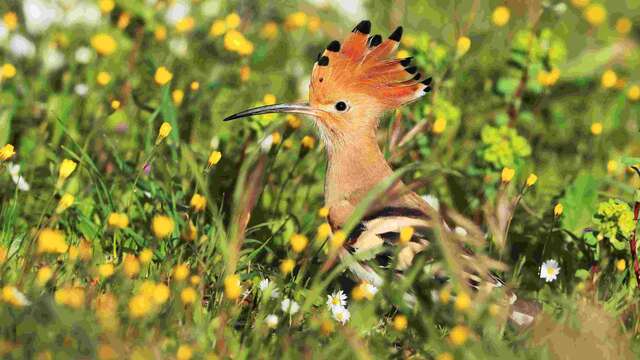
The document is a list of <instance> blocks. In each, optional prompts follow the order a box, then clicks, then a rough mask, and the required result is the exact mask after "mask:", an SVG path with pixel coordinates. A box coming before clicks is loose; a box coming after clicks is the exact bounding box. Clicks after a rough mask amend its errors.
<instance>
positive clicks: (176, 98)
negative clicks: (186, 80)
mask: <svg viewBox="0 0 640 360" xmlns="http://www.w3.org/2000/svg"><path fill="white" fill-rule="evenodd" d="M171 99H172V100H173V103H174V104H176V105H180V104H182V100H183V99H184V91H182V90H180V89H175V90H173V91H172V92H171Z"/></svg>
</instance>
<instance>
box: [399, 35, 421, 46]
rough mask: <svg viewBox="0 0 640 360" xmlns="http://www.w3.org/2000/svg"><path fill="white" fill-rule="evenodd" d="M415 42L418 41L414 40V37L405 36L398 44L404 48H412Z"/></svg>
mask: <svg viewBox="0 0 640 360" xmlns="http://www.w3.org/2000/svg"><path fill="white" fill-rule="evenodd" d="M416 41H418V39H416V37H415V36H413V35H410V34H407V35H404V36H403V37H402V40H400V43H401V44H402V45H404V46H406V47H413V46H414V45H415V44H416Z"/></svg>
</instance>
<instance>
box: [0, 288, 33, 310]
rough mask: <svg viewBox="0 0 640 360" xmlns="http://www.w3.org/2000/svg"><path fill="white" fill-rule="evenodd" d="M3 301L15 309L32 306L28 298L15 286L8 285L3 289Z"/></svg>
mask: <svg viewBox="0 0 640 360" xmlns="http://www.w3.org/2000/svg"><path fill="white" fill-rule="evenodd" d="M2 300H3V301H4V302H6V303H8V304H11V305H13V306H15V307H23V306H26V305H29V304H30V302H29V300H28V299H27V298H26V296H24V294H23V293H21V292H20V290H18V288H16V287H15V286H13V285H6V286H5V287H3V288H2Z"/></svg>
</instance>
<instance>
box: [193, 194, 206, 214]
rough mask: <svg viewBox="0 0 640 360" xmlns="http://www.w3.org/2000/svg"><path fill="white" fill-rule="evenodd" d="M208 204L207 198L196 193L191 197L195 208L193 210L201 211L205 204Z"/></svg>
mask: <svg viewBox="0 0 640 360" xmlns="http://www.w3.org/2000/svg"><path fill="white" fill-rule="evenodd" d="M206 205H207V199H206V198H205V197H204V196H202V195H200V194H198V193H196V194H193V196H192V197H191V207H192V208H193V210H195V211H197V212H199V211H203V210H204V208H205V206H206Z"/></svg>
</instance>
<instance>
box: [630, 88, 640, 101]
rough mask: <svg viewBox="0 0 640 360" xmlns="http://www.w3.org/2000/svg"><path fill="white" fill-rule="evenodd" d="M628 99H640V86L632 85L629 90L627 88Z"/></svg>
mask: <svg viewBox="0 0 640 360" xmlns="http://www.w3.org/2000/svg"><path fill="white" fill-rule="evenodd" d="M627 99H629V100H631V101H638V99H640V86H638V85H632V86H630V87H629V90H627Z"/></svg>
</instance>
